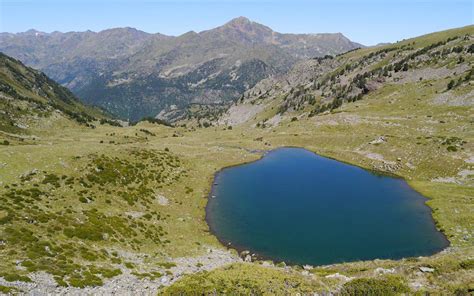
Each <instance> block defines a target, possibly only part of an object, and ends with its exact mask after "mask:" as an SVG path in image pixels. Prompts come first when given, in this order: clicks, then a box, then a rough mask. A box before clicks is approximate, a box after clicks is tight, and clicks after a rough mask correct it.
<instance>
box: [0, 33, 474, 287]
mask: <svg viewBox="0 0 474 296" xmlns="http://www.w3.org/2000/svg"><path fill="white" fill-rule="evenodd" d="M473 38H474V27H472V26H470V27H465V28H459V29H454V30H449V31H443V32H438V33H433V34H430V35H426V36H421V37H417V38H413V39H409V40H405V41H402V42H400V43H396V44H391V45H384V46H382V47H374V48H364V49H361V50H355V51H351V52H348V53H346V54H343V55H339V56H337V57H334V58H332V59H331V58H328V57H326V58H321V59H311V60H307V61H301V62H300V63H298V64H297V65H295V66H294V67H293V68H292V70H291V71H290V72H289V73H288V74H287V75H285V76H283V78H276V77H273V78H269V79H265V80H263V81H261V82H259V83H258V84H257V85H256V86H255V87H254V88H252V89H250V90H249V91H247V92H245V94H244V95H243V96H242V97H241V98H240V100H239V101H238V102H237V103H236V104H234V105H233V106H232V107H231V108H230V109H229V110H228V111H227V113H226V114H225V115H224V116H223V117H222V118H220V119H219V120H215V121H213V120H210V119H209V118H205V117H206V116H205V114H206V113H207V111H208V110H206V107H204V106H199V105H193V106H192V108H194V109H196V110H197V111H195V112H202V119H201V120H200V121H199V123H198V122H196V121H195V120H191V121H182V122H181V123H182V124H180V125H179V126H178V125H177V126H176V127H168V126H164V125H160V124H154V123H150V122H140V123H138V124H137V125H133V126H127V127H116V126H112V125H109V124H103V125H101V124H95V123H94V125H95V126H96V128H90V127H86V126H85V125H81V124H76V123H75V122H74V121H71V120H69V119H67V122H68V124H67V126H66V125H61V124H58V123H61V122H62V121H58V122H55V123H54V124H52V125H51V126H50V125H38V126H37V127H36V128H35V134H36V133H37V134H41V135H42V136H40V137H38V138H37V139H36V140H35V141H27V142H20V141H10V145H1V146H0V181H1V183H0V185H1V186H0V201H1V203H0V291H2V292H5V293H6V292H12V291H13V292H15V291H22V292H25V293H38V294H48V293H49V294H76V295H80V294H81V295H82V294H107V295H108V294H112V293H129V294H140V293H141V294H158V293H160V294H164V295H176V294H183V293H196V292H197V293H203V294H230V293H232V292H234V293H241V294H252V293H253V294H265V293H267V294H275V293H276V294H296V293H300V294H305V293H307V294H309V293H318V294H330V293H331V294H336V295H354V294H356V295H366V294H367V293H368V292H369V291H370V292H373V293H375V294H376V295H397V294H401V293H405V294H423V295H424V294H427V293H429V294H435V295H436V294H441V295H455V294H457V295H469V294H470V293H472V291H473V289H474V287H473V286H472V283H474V273H473V272H472V271H473V268H474V263H473V258H474V218H473V217H474V216H473V215H472V213H473V211H474V202H473V199H472V196H474V190H473V188H474V179H473V177H474V173H473V172H474V144H473V143H474V135H473V133H472V130H473V123H474V121H473V114H474V112H473V108H474V107H473V98H472V92H473V81H472V75H471V76H470V73H471V69H472V65H473V64H472V63H473V59H474V57H473V55H472V40H473ZM393 48H395V49H393ZM8 61H13V60H11V59H8ZM405 64H406V65H407V66H406V67H405ZM390 66H391V67H392V69H391V70H389V68H388V67H390ZM395 67H397V69H398V67H401V68H400V69H398V70H397V71H395ZM384 68H385V69H384ZM404 69H406V70H404ZM342 70H344V72H342ZM385 70H387V71H385ZM385 72H387V74H386V75H385ZM34 73H36V74H38V75H41V74H39V73H38V72H34ZM366 73H367V74H366ZM356 77H358V78H356ZM420 77H421V78H422V79H420ZM2 79H3V78H2ZM15 81H18V82H15ZM22 81H23V82H22ZM27 81H33V80H31V79H28V80H27ZM451 81H453V82H451ZM20 82H21V84H20ZM15 83H16V84H18V85H16V86H15ZM24 83H25V84H26V83H27V82H26V81H24V80H20V79H16V80H9V81H8V82H7V84H8V85H10V86H11V87H15V88H16V89H27V90H35V89H40V87H39V85H36V83H35V84H32V85H30V86H29V87H25V86H24ZM30 93H31V91H30ZM323 93H324V95H323ZM360 94H361V96H359V95H360ZM354 98H357V99H355V100H354ZM335 99H336V100H335ZM334 102H336V103H335V104H334ZM322 109H325V110H322ZM28 110H30V109H28ZM27 118H35V116H34V115H28V116H27ZM199 124H200V126H203V127H202V128H201V127H199ZM204 126H205V127H204ZM21 133H22V131H20V130H18V129H16V130H12V131H10V132H9V134H11V135H15V136H18V135H22V134H21ZM283 146H297V147H304V148H306V149H308V150H311V151H314V152H316V153H318V154H319V155H323V156H327V157H330V158H334V159H337V160H339V161H343V162H346V163H350V164H353V165H357V166H360V167H362V168H365V169H369V170H374V171H377V172H378V173H383V174H392V175H396V176H399V177H402V178H404V179H406V180H407V182H408V183H409V185H410V186H411V187H413V188H414V189H415V190H416V191H418V192H420V193H421V194H423V195H424V196H426V197H427V198H428V201H427V204H428V206H429V207H430V208H431V209H432V211H433V213H432V214H433V219H434V220H435V222H436V226H437V228H438V229H439V230H441V231H442V232H443V233H444V234H445V235H446V237H447V238H448V239H449V242H450V246H449V247H448V248H446V249H445V250H443V251H442V252H440V253H437V254H435V255H432V256H427V257H416V258H405V259H401V260H370V261H357V262H347V263H341V264H332V265H327V266H298V265H287V264H285V263H284V262H272V261H268V260H262V259H258V258H255V256H247V255H250V254H248V253H245V252H243V253H241V254H239V253H238V252H237V251H236V250H234V249H232V248H227V246H223V245H222V244H221V243H220V242H219V241H218V239H217V238H216V237H215V236H214V235H213V234H212V233H210V231H209V226H208V224H207V222H206V212H205V208H206V204H207V201H208V196H209V192H210V189H211V185H212V184H213V182H214V180H213V178H214V175H215V173H216V172H218V171H219V170H220V169H222V168H224V167H228V166H232V165H237V164H242V163H246V162H250V161H254V160H257V159H259V158H260V157H261V156H262V151H267V150H271V149H275V148H278V147H283ZM249 261H251V262H249Z"/></svg>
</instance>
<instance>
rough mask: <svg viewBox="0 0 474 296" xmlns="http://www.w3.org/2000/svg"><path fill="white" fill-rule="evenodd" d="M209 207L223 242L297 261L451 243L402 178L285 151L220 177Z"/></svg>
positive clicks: (399, 252) (429, 250)
mask: <svg viewBox="0 0 474 296" xmlns="http://www.w3.org/2000/svg"><path fill="white" fill-rule="evenodd" d="M215 183H216V184H217V185H214V186H213V189H212V192H211V195H213V196H214V197H213V198H212V197H211V198H210V199H209V202H208V205H207V220H208V223H209V226H210V228H211V231H212V232H213V233H214V234H215V235H216V236H217V237H218V238H219V239H220V240H221V241H222V242H224V243H226V244H227V243H229V242H230V243H231V245H232V246H233V247H235V248H237V249H239V250H250V251H251V252H254V253H256V254H258V255H260V256H261V257H264V258H269V259H273V260H275V261H285V262H287V263H292V264H313V265H320V264H331V263H337V262H347V261H356V260H368V259H376V258H392V259H398V258H402V257H412V256H421V255H431V254H433V253H436V252H438V251H440V250H442V249H443V248H445V247H447V246H448V241H447V240H446V238H445V236H444V235H443V234H442V233H440V232H439V231H438V230H437V229H436V227H435V225H434V221H433V219H432V217H431V210H430V208H428V207H427V206H426V205H425V201H426V198H424V197H423V196H422V195H420V194H419V193H417V192H416V191H415V190H413V189H412V188H410V186H408V184H407V183H406V182H405V181H404V180H403V179H400V178H394V177H389V176H382V175H378V174H374V173H373V172H370V171H367V170H364V169H362V168H359V167H356V166H352V165H348V164H345V163H341V162H338V161H336V160H332V159H328V158H324V157H321V156H318V155H316V154H314V153H312V152H310V151H308V150H305V149H301V148H280V149H277V150H273V151H271V152H269V153H267V154H266V155H265V156H264V157H263V158H262V159H260V160H258V161H255V162H252V163H248V164H244V165H240V166H236V167H231V168H226V169H224V170H222V171H221V172H219V173H218V174H217V175H216V178H215Z"/></svg>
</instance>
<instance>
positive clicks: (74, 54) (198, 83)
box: [0, 17, 360, 121]
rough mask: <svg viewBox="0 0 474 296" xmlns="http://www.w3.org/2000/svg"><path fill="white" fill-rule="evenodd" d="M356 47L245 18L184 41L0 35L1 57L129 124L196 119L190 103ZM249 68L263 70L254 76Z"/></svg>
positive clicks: (111, 32)
mask: <svg viewBox="0 0 474 296" xmlns="http://www.w3.org/2000/svg"><path fill="white" fill-rule="evenodd" d="M356 47H360V44H358V43H354V42H352V41H350V40H349V39H347V38H346V37H344V36H343V35H341V34H316V35H308V34H281V33H278V32H275V31H273V30H272V29H270V28H269V27H266V26H264V25H261V24H259V23H256V22H252V21H250V20H249V19H247V18H243V17H239V18H236V19H233V20H231V21H229V22H227V23H225V24H224V25H222V26H219V27H217V28H214V29H210V30H204V31H201V32H198V33H196V32H187V33H184V34H182V35H179V36H168V35H163V34H160V33H155V34H152V33H146V32H143V31H140V30H137V29H134V28H129V27H125V28H112V29H107V30H102V31H99V32H92V31H85V32H67V33H60V32H52V33H43V32H39V31H36V30H30V31H27V32H26V33H17V34H10V33H0V51H2V52H4V53H6V54H8V55H10V56H12V57H14V58H17V59H19V60H21V61H23V62H24V63H25V64H27V65H28V66H31V67H33V68H36V69H39V70H41V71H44V72H45V73H46V74H47V75H49V76H50V77H52V78H53V79H54V80H56V81H58V82H59V83H61V84H62V85H64V86H66V87H68V88H70V89H71V90H72V91H73V92H74V93H75V94H76V95H77V96H78V97H79V98H81V99H82V100H83V101H84V102H86V103H88V104H93V105H98V106H100V107H103V108H105V109H107V110H108V111H109V112H111V113H113V114H115V115H117V116H119V117H121V118H124V119H129V120H132V121H134V120H138V119H140V118H142V117H146V116H156V115H157V114H159V113H161V112H162V111H163V110H165V111H166V110H170V109H172V108H174V107H173V106H177V108H178V109H179V110H180V111H181V112H179V113H180V114H179V116H178V117H179V118H183V117H189V116H193V114H192V113H189V112H188V111H187V107H188V106H189V104H190V103H209V102H211V103H212V104H221V105H222V104H228V103H229V102H233V101H234V100H235V99H237V98H238V97H239V96H240V95H241V94H242V92H243V91H245V90H246V89H248V88H250V87H252V86H253V85H255V83H256V82H258V81H260V80H261V79H263V78H267V77H270V76H272V75H274V74H281V73H285V72H286V71H287V70H288V69H290V68H291V66H292V65H293V64H295V63H296V62H297V61H299V60H302V59H305V58H307V57H313V56H324V55H327V54H333V55H335V54H338V53H341V52H345V51H347V50H351V49H354V48H356ZM261 63H264V64H265V66H261ZM249 67H250V68H254V70H258V71H255V72H253V73H252V75H250V73H249V72H247V69H248V68H249ZM237 78H238V79H237ZM165 113H166V112H165ZM165 117H166V116H165ZM166 119H168V120H170V121H173V120H176V119H177V118H175V117H174V115H173V116H171V117H169V116H168V117H166Z"/></svg>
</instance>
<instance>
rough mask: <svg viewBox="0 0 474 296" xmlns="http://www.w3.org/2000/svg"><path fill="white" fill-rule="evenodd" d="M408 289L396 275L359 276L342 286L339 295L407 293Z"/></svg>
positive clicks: (362, 295)
mask: <svg viewBox="0 0 474 296" xmlns="http://www.w3.org/2000/svg"><path fill="white" fill-rule="evenodd" d="M409 291H410V289H409V288H408V286H407V285H406V284H405V283H403V282H402V281H401V279H400V278H398V277H386V278H382V279H376V278H359V279H355V280H352V281H350V282H348V283H346V284H344V286H343V287H342V290H341V295H353V296H358V295H361V296H370V295H374V296H377V295H386V296H388V295H399V294H401V293H408V292H409Z"/></svg>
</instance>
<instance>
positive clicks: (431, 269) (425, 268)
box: [420, 266, 435, 272]
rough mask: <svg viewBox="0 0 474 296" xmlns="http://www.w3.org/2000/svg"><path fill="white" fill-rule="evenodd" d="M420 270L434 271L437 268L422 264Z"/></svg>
mask: <svg viewBox="0 0 474 296" xmlns="http://www.w3.org/2000/svg"><path fill="white" fill-rule="evenodd" d="M420 271H421V272H434V271H435V269H434V268H431V267H426V266H421V267H420Z"/></svg>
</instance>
